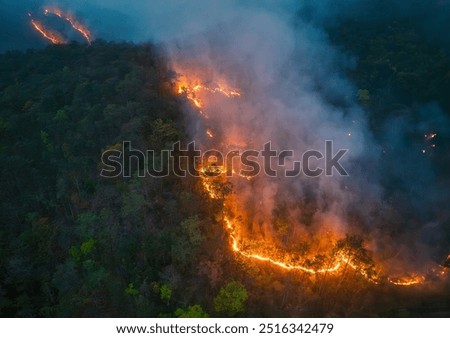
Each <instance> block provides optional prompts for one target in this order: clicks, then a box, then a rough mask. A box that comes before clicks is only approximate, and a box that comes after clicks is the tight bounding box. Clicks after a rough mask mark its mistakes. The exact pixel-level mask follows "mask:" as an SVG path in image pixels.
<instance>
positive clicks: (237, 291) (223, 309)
mask: <svg viewBox="0 0 450 338" xmlns="http://www.w3.org/2000/svg"><path fill="white" fill-rule="evenodd" d="M247 299H248V294H247V290H246V289H245V287H244V286H243V285H242V284H241V283H239V282H236V281H231V282H229V283H228V284H226V285H225V286H224V287H222V288H221V289H220V291H219V294H218V295H217V297H216V298H215V299H214V309H215V310H216V311H217V312H220V313H225V314H226V315H228V316H230V317H232V316H235V315H236V314H238V313H240V312H243V311H244V304H245V302H246V300H247Z"/></svg>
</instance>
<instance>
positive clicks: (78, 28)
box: [44, 7, 92, 44]
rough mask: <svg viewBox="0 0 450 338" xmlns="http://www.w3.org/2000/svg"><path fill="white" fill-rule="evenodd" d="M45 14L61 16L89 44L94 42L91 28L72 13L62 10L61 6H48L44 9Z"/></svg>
mask: <svg viewBox="0 0 450 338" xmlns="http://www.w3.org/2000/svg"><path fill="white" fill-rule="evenodd" d="M44 14H45V15H48V14H53V15H56V16H57V17H59V18H60V19H63V20H66V21H67V22H68V23H70V25H71V26H72V28H73V29H74V30H76V31H77V32H79V33H80V34H81V35H82V36H83V37H84V38H85V39H86V41H87V43H88V44H91V42H92V34H91V32H90V31H89V29H88V28H87V27H86V26H84V25H83V24H81V23H80V22H79V21H78V20H76V19H75V18H74V17H73V16H72V15H71V14H69V13H67V12H64V11H62V10H61V9H59V8H56V7H47V8H45V9H44Z"/></svg>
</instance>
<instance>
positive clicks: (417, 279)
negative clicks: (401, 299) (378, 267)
mask: <svg viewBox="0 0 450 338" xmlns="http://www.w3.org/2000/svg"><path fill="white" fill-rule="evenodd" d="M424 281H425V277H424V276H418V275H413V276H411V277H407V276H406V277H400V278H388V282H389V283H391V284H394V285H398V286H412V285H417V284H422V283H423V282H424Z"/></svg>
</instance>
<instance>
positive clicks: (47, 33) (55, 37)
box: [28, 13, 66, 45]
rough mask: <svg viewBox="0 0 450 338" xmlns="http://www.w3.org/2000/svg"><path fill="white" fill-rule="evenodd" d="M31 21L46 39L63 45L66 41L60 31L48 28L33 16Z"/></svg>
mask: <svg viewBox="0 0 450 338" xmlns="http://www.w3.org/2000/svg"><path fill="white" fill-rule="evenodd" d="M28 16H30V17H31V14H30V13H28ZM30 22H31V25H32V26H33V27H34V29H35V30H36V31H37V32H39V34H41V36H42V37H43V38H44V39H46V40H48V41H50V42H51V43H52V44H54V45H61V44H64V43H66V40H65V39H64V38H63V37H62V36H61V35H60V34H59V33H58V32H55V31H52V30H50V29H46V28H45V27H44V26H43V25H42V24H41V23H40V22H39V21H37V20H34V19H33V18H31V21H30Z"/></svg>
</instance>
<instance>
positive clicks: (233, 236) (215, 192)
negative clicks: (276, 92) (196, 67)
mask: <svg viewBox="0 0 450 338" xmlns="http://www.w3.org/2000/svg"><path fill="white" fill-rule="evenodd" d="M205 83H206V82H202V81H199V80H196V81H189V80H188V79H187V78H186V77H184V76H182V77H181V81H180V82H178V84H177V87H176V91H177V93H178V94H180V95H185V97H186V98H187V99H188V100H189V101H190V102H191V103H192V104H193V106H194V107H195V108H196V109H197V110H198V111H199V113H200V115H201V116H203V117H204V118H205V119H207V118H208V117H207V114H206V113H205V112H204V110H205V109H206V106H205V105H206V104H205V101H206V98H205V99H204V98H203V97H202V96H201V95H202V94H203V93H204V94H206V93H210V94H221V95H223V96H225V97H227V98H233V97H240V96H241V93H240V92H239V91H237V90H234V89H228V88H227V87H225V86H212V87H208V86H206V85H205ZM206 133H207V136H208V137H209V138H211V139H213V138H214V135H213V133H212V132H211V130H210V129H207V131H206ZM211 171H214V175H210V173H211ZM200 172H201V173H203V175H202V176H201V183H202V186H203V189H204V190H205V192H206V193H207V195H208V197H209V198H210V199H213V200H221V201H222V203H223V209H224V211H223V219H222V221H223V224H224V228H225V230H226V232H227V234H228V236H229V239H230V248H231V250H232V251H233V252H235V253H236V254H238V255H240V256H241V257H243V258H246V259H249V260H254V261H258V262H265V263H268V264H270V265H273V266H276V267H278V268H281V269H283V270H287V271H295V270H296V271H301V272H304V273H307V274H311V275H315V274H339V273H345V270H346V269H347V268H350V269H352V270H354V271H355V272H357V273H358V274H359V275H360V276H362V277H363V278H364V279H366V280H367V281H368V282H370V283H372V284H386V283H387V284H390V285H394V286H402V287H408V286H415V285H420V284H423V283H424V282H426V281H427V280H428V278H427V277H426V276H425V275H419V274H412V275H409V276H408V275H407V276H400V277H395V278H394V277H389V276H386V275H382V274H379V273H378V272H375V269H374V267H373V266H370V265H367V264H366V263H363V262H364V259H362V260H361V259H359V258H358V253H353V252H352V251H351V250H349V249H348V248H345V247H340V248H339V246H338V249H336V246H335V247H334V248H333V245H332V243H329V245H330V248H328V249H326V250H325V251H328V252H329V253H330V254H329V258H328V262H327V263H326V264H322V265H320V266H315V267H314V266H312V264H311V263H310V262H311V260H313V257H309V256H308V255H306V256H304V257H301V256H300V257H298V256H297V258H295V259H293V258H292V255H290V254H283V253H280V251H279V250H278V249H276V248H275V247H266V248H265V247H264V246H265V244H263V243H260V244H258V245H254V246H252V247H249V246H248V245H247V244H246V243H245V242H246V240H245V235H244V231H243V230H242V229H243V228H244V226H243V225H242V224H241V221H239V220H237V219H235V216H234V215H241V214H244V215H245V210H243V209H242V207H239V203H237V202H236V201H235V199H234V198H233V194H231V193H229V192H224V191H223V187H224V186H225V185H226V183H227V180H226V179H225V178H224V177H223V175H222V174H223V173H224V172H225V170H224V168H223V167H219V166H215V165H214V164H212V165H211V164H207V165H206V166H205V164H204V165H203V166H202V167H201V168H200ZM233 173H234V172H233ZM238 176H241V175H238ZM233 177H236V176H234V175H233ZM241 177H244V178H247V179H249V178H248V177H245V176H241ZM225 189H227V188H225ZM237 194H238V193H237ZM337 242H339V241H337V240H336V243H337ZM266 246H267V245H266ZM307 262H309V263H307ZM443 269H445V268H442V269H439V273H431V274H432V275H433V276H434V277H433V278H439V277H440V276H443V275H444V274H445V271H444V272H443Z"/></svg>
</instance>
